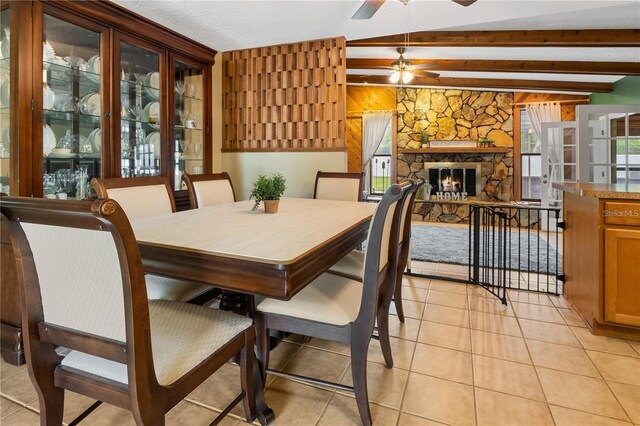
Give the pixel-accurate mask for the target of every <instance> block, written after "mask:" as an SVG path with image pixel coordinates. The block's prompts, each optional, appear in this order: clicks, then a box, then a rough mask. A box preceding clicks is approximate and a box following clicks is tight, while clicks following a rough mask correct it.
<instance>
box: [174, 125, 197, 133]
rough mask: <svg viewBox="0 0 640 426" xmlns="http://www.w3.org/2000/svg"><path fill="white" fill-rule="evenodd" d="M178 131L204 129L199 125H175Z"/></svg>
mask: <svg viewBox="0 0 640 426" xmlns="http://www.w3.org/2000/svg"><path fill="white" fill-rule="evenodd" d="M175 129H176V131H182V130H190V131H196V132H201V131H202V130H203V129H200V128H198V127H184V126H178V125H176V126H175Z"/></svg>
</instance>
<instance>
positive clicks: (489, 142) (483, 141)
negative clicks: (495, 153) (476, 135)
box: [478, 138, 494, 148]
mask: <svg viewBox="0 0 640 426" xmlns="http://www.w3.org/2000/svg"><path fill="white" fill-rule="evenodd" d="M493 142H494V140H493V139H491V138H480V139H478V144H479V145H480V146H481V147H484V148H490V147H492V146H493Z"/></svg>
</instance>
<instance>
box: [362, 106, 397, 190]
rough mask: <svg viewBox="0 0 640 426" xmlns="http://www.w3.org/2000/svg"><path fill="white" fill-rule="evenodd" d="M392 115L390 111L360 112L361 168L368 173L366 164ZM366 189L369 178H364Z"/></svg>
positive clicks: (380, 140)
mask: <svg viewBox="0 0 640 426" xmlns="http://www.w3.org/2000/svg"><path fill="white" fill-rule="evenodd" d="M392 117H393V114H392V112H390V111H381V112H366V111H365V112H364V113H363V114H362V170H363V171H364V172H366V173H367V174H369V169H368V167H367V164H369V161H371V159H372V158H373V155H374V154H375V153H376V151H377V150H378V147H379V146H380V142H382V138H383V137H384V132H385V130H387V126H388V125H389V122H390V121H391V118H392ZM365 181H366V186H367V189H369V188H368V185H369V183H368V182H369V179H366V180H365Z"/></svg>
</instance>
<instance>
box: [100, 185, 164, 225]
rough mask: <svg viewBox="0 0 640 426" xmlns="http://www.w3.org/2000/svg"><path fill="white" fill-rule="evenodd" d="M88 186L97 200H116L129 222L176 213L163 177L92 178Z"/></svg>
mask: <svg viewBox="0 0 640 426" xmlns="http://www.w3.org/2000/svg"><path fill="white" fill-rule="evenodd" d="M91 185H92V186H93V188H94V189H95V190H96V193H97V194H98V197H99V198H111V199H112V200H116V201H117V202H118V204H120V206H121V207H122V209H124V211H125V213H126V214H127V217H128V218H129V220H130V221H131V222H135V221H136V220H140V219H145V218H148V217H154V216H161V215H165V214H170V213H173V212H175V211H176V209H175V203H174V201H173V193H172V192H171V187H170V186H169V180H168V179H167V178H166V177H165V176H145V177H137V178H109V179H101V178H93V179H92V180H91Z"/></svg>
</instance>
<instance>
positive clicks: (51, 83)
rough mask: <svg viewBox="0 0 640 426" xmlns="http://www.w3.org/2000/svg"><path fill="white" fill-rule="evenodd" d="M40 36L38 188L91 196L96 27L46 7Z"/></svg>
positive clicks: (97, 141) (97, 127)
mask: <svg viewBox="0 0 640 426" xmlns="http://www.w3.org/2000/svg"><path fill="white" fill-rule="evenodd" d="M42 40H43V46H42V70H43V72H42V109H43V110H42V117H43V122H42V158H43V160H42V161H43V183H42V184H43V188H42V189H43V194H44V196H45V197H46V198H59V199H67V198H76V199H85V198H93V197H95V193H94V192H93V190H92V188H91V186H90V184H89V182H90V180H91V178H93V177H99V176H100V171H101V161H102V141H103V135H102V131H103V126H102V123H103V122H102V113H103V111H102V106H103V101H102V96H103V93H102V92H103V91H102V84H101V83H102V75H101V70H102V68H101V57H100V43H101V41H100V33H99V32H95V31H92V30H89V29H87V28H84V27H81V26H79V25H75V24H74V23H71V22H68V21H65V20H62V19H59V18H57V17H55V16H51V15H48V14H46V13H45V14H44V15H43V38H42Z"/></svg>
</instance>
